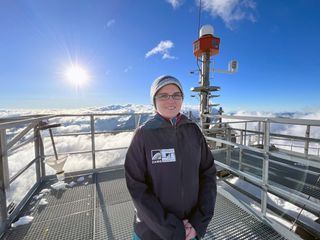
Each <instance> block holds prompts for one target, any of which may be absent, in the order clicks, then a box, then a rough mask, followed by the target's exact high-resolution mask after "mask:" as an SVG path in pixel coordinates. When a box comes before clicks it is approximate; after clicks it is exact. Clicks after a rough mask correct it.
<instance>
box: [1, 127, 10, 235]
mask: <svg viewBox="0 0 320 240" xmlns="http://www.w3.org/2000/svg"><path fill="white" fill-rule="evenodd" d="M7 152H8V151H7V138H6V130H5V129H0V154H1V155H0V236H1V235H2V233H3V232H4V230H5V229H6V224H7V217H8V213H7V198H6V187H7V186H6V185H7V184H9V181H8V179H6V178H8V177H9V176H8V174H9V173H8V155H7Z"/></svg>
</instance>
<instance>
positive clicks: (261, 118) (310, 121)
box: [203, 114, 320, 126]
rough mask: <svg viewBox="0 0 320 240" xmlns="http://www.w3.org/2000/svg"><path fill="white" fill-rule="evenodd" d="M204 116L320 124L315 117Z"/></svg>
mask: <svg viewBox="0 0 320 240" xmlns="http://www.w3.org/2000/svg"><path fill="white" fill-rule="evenodd" d="M203 116H204V117H209V118H225V119H242V120H249V121H259V122H266V121H269V122H271V123H283V124H293V125H310V126H320V120H314V119H291V118H274V117H253V116H228V115H211V114H203Z"/></svg>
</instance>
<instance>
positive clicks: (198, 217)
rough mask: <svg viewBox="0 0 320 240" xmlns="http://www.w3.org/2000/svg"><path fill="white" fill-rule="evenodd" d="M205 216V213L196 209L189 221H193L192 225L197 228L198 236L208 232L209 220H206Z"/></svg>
mask: <svg viewBox="0 0 320 240" xmlns="http://www.w3.org/2000/svg"><path fill="white" fill-rule="evenodd" d="M203 218H204V217H203V215H202V214H201V213H200V212H199V211H196V212H195V213H194V215H193V216H192V217H191V219H189V222H190V223H191V225H192V227H193V228H194V229H195V230H196V232H197V236H198V237H203V236H204V234H205V233H206V229H207V225H208V221H204V219H203ZM209 221H210V220H209Z"/></svg>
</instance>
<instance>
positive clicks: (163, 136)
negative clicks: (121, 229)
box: [125, 76, 217, 240]
mask: <svg viewBox="0 0 320 240" xmlns="http://www.w3.org/2000/svg"><path fill="white" fill-rule="evenodd" d="M150 95H151V98H152V102H153V104H154V107H155V110H156V115H155V116H154V117H153V118H152V119H151V120H149V121H148V122H146V123H145V124H144V125H143V126H141V127H140V128H138V129H137V130H136V132H135V134H134V137H133V139H132V142H131V144H130V147H129V149H128V152H127V155H126V159H125V172H126V181H127V187H128V190H129V192H130V194H131V197H132V200H133V203H134V206H135V220H134V238H133V239H142V240H145V239H147V240H148V239H152V240H154V239H174V240H176V239H177V240H179V239H183V240H185V239H187V240H189V239H197V238H198V239H199V238H200V237H203V236H204V234H205V232H206V228H207V226H208V224H209V222H210V220H211V218H212V216H213V212H214V205H215V199H216V191H217V190H216V168H215V165H214V161H213V157H212V154H211V152H210V150H209V149H208V145H207V143H206V141H205V138H204V137H203V135H202V133H201V131H200V129H199V128H198V126H197V125H196V124H195V123H194V122H192V121H191V120H189V119H188V118H187V117H186V116H184V115H183V114H181V113H180V110H181V105H182V101H183V90H182V86H181V84H180V82H179V80H177V79H176V78H174V77H172V76H161V77H159V78H157V79H156V80H155V81H154V82H153V84H152V86H151V92H150Z"/></svg>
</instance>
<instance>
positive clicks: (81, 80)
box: [66, 65, 89, 87]
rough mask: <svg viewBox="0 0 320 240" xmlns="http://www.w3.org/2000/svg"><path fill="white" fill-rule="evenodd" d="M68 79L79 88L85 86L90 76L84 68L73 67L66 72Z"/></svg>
mask: <svg viewBox="0 0 320 240" xmlns="http://www.w3.org/2000/svg"><path fill="white" fill-rule="evenodd" d="M66 77H67V79H68V80H69V81H70V82H71V83H72V84H74V85H76V86H77V87H81V86H83V85H85V84H86V83H87V82H88V80H89V74H88V72H87V71H86V69H84V68H83V67H81V66H79V65H72V66H71V67H70V68H69V69H67V71H66Z"/></svg>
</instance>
